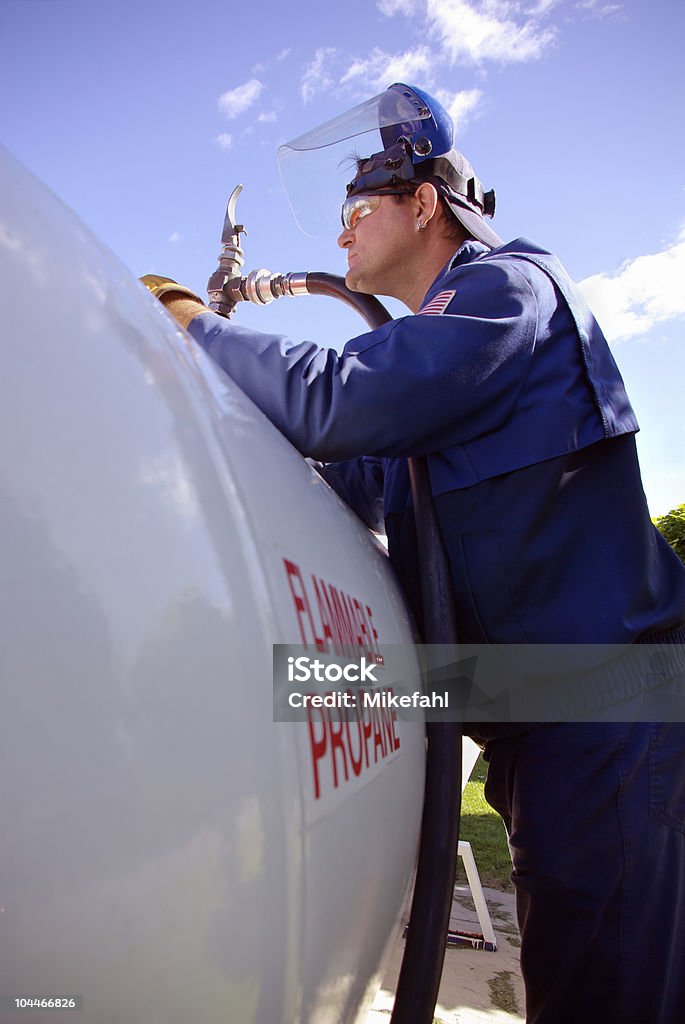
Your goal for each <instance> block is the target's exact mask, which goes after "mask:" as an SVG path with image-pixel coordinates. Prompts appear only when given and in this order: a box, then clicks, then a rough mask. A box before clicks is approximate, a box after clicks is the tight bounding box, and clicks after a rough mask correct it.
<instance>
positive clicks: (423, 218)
mask: <svg viewBox="0 0 685 1024" xmlns="http://www.w3.org/2000/svg"><path fill="white" fill-rule="evenodd" d="M414 198H415V199H416V201H417V203H418V215H417V220H418V221H419V222H420V223H422V224H424V225H426V224H428V221H429V220H431V218H432V217H434V216H435V211H436V210H437V208H438V202H439V197H438V190H437V189H436V187H435V185H431V183H430V182H429V181H424V182H422V183H421V184H420V185H419V187H418V188H417V190H416V192H415V194H414Z"/></svg>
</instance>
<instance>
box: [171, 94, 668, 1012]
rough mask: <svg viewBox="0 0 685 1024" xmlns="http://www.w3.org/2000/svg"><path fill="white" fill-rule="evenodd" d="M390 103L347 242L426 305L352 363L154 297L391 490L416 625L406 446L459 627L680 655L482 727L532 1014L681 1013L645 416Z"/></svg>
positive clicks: (319, 454) (312, 441)
mask: <svg viewBox="0 0 685 1024" xmlns="http://www.w3.org/2000/svg"><path fill="white" fill-rule="evenodd" d="M369 102H370V103H371V104H372V107H371V109H373V111H374V113H375V115H376V116H377V123H378V126H379V129H380V136H381V146H380V149H379V150H378V152H374V153H371V154H370V155H369V156H368V157H367V158H366V159H362V160H360V161H358V166H357V172H356V175H355V177H354V180H353V181H352V182H351V183H350V185H349V186H348V195H347V198H346V200H345V203H344V205H343V231H342V233H341V235H340V237H339V239H338V244H339V245H340V246H341V247H342V248H343V249H345V250H346V252H347V262H348V271H347V277H346V281H347V284H348V286H349V287H350V288H352V289H355V290H357V291H361V292H368V293H374V294H384V295H391V296H394V297H396V298H398V299H401V300H402V301H403V302H404V303H405V304H406V305H407V307H408V308H409V310H410V311H411V314H412V315H409V316H406V317H402V318H400V319H397V320H394V321H392V322H391V323H389V324H387V325H385V326H384V327H382V328H380V329H378V330H375V331H372V332H370V333H367V334H364V335H362V336H361V337H359V338H356V339H353V340H352V341H350V342H349V343H348V344H347V345H346V346H345V349H344V350H343V352H342V354H340V355H338V354H336V353H335V352H334V351H333V350H331V349H326V348H320V347H319V346H317V345H314V344H309V343H303V344H299V345H293V344H291V343H289V342H288V341H287V340H285V339H283V338H279V337H273V336H268V335H263V334H260V333H258V332H256V331H252V330H248V329H245V328H242V327H240V326H238V325H234V324H232V323H227V322H226V321H225V320H223V319H221V318H220V317H218V316H216V315H214V314H212V313H210V312H208V311H207V310H206V309H205V307H204V306H203V305H202V304H201V303H200V302H199V300H197V299H195V298H193V297H191V296H190V295H188V294H187V293H184V291H183V290H182V289H180V290H179V289H178V287H177V286H174V285H173V284H168V285H166V286H163V287H162V288H161V289H157V291H158V294H160V297H161V299H162V301H163V302H164V303H165V305H166V306H167V308H168V309H169V310H170V312H171V313H172V314H173V315H174V316H175V317H176V318H177V320H178V321H179V323H181V325H182V326H184V327H187V328H188V330H189V331H190V333H191V334H192V335H193V337H194V338H195V339H196V341H197V342H198V343H199V344H200V345H202V347H203V348H205V349H206V350H207V352H209V354H210V355H211V356H213V357H214V358H215V359H216V360H217V362H218V363H219V364H220V365H221V366H222V367H223V368H224V369H225V370H226V371H227V372H228V373H229V374H230V375H231V377H233V379H234V380H235V381H236V382H237V383H238V384H239V385H240V386H241V387H242V388H243V389H244V390H245V391H246V392H247V394H248V395H249V396H250V397H251V398H252V399H253V400H254V401H255V402H256V404H257V405H259V406H260V408H261V409H262V410H263V411H264V412H265V413H266V415H267V416H269V417H270V418H271V420H272V421H273V422H274V423H275V424H276V425H277V426H278V427H279V428H280V429H281V430H282V431H283V433H284V434H285V435H286V437H288V438H289V439H290V440H291V441H292V443H293V444H294V445H295V446H296V447H298V448H299V450H300V451H301V452H302V453H303V454H304V455H307V456H312V457H314V458H317V459H319V460H321V461H322V462H324V463H326V464H327V465H326V468H325V474H326V476H327V477H328V479H329V480H330V481H331V482H332V483H333V485H334V486H336V488H337V489H338V490H339V491H340V493H342V494H343V495H344V496H345V497H346V498H347V500H348V501H349V502H350V504H351V505H352V506H353V507H354V508H355V509H356V510H357V511H358V513H359V514H360V515H361V516H362V517H363V518H365V519H366V521H367V522H369V523H370V524H373V521H374V517H375V509H376V508H377V503H378V498H379V495H380V494H382V499H383V513H384V520H385V528H386V532H387V535H388V542H389V551H390V556H391V558H392V560H393V563H394V565H395V567H396V569H397V572H398V574H399V576H400V579H401V580H402V582H403V584H404V587H405V589H406V591H407V594H408V596H409V599H410V601H411V603H412V606H413V608H414V611H415V614H416V615H417V618H418V619H419V621H420V619H421V597H420V588H419V586H418V565H417V562H418V558H417V550H416V542H415V538H414V522H413V509H412V502H411V496H410V489H409V482H408V475H407V468H406V458H407V457H409V456H416V455H425V456H426V457H427V461H428V467H429V472H430V480H431V488H432V491H433V496H434V499H435V506H436V511H437V516H438V521H439V525H440V530H441V533H442V538H443V541H444V544H445V547H446V551H447V555H448V559H449V564H450V570H451V575H452V580H453V583H454V589H455V591H456V600H457V610H458V616H459V632H460V638H461V639H463V640H466V641H469V642H474V643H488V644H496V643H502V644H504V643H506V644H517V645H538V644H539V645H543V644H545V645H548V644H574V645H580V644H617V645H618V644H622V645H630V646H629V647H628V650H629V652H630V651H634V650H637V646H633V645H639V644H642V643H645V642H652V643H657V642H658V643H659V644H660V645H663V647H664V648H665V649H666V650H667V651H671V652H673V653H672V654H670V655H668V656H667V657H666V661H665V666H666V667H665V669H664V671H663V672H662V674H661V676H662V678H661V680H660V682H661V685H660V687H659V689H658V691H657V692H654V691H653V687H654V685H655V683H654V679H653V678H651V677H648V676H647V674H646V673H644V672H640V671H636V670H635V668H634V664H633V662H632V661H631V660H630V659H629V658H628V659H625V660H624V661H621V662H619V663H618V672H614V673H613V675H611V676H610V675H608V674H607V675H606V677H603V676H602V675H601V673H600V674H599V675H595V676H593V677H592V679H591V684H592V696H593V701H594V702H592V701H589V699H588V693H587V692H586V691H585V690H583V688H582V686H581V687H580V689H579V690H578V692H577V693H574V701H575V707H574V712H575V713H574V716H573V717H576V718H581V719H582V718H586V719H587V721H586V722H583V723H582V724H579V723H567V724H563V723H561V724H553V723H552V722H548V723H547V724H537V725H531V724H526V723H520V722H515V723H509V724H508V725H507V724H505V725H502V726H490V727H489V728H488V729H485V728H483V729H481V730H480V732H479V733H478V738H479V739H480V740H481V741H483V742H485V743H486V757H487V758H488V759H489V772H488V784H487V795H488V799H489V800H490V802H491V803H492V804H493V805H494V806H495V807H496V808H497V809H498V810H499V811H500V813H501V814H502V816H503V818H504V820H505V822H506V824H507V829H508V832H509V836H510V845H511V850H512V857H513V862H514V872H513V876H512V877H513V881H514V884H515V886H516V892H517V907H518V913H519V923H520V926H521V935H522V947H521V963H522V971H523V975H524V980H525V984H526V998H527V1019H528V1021H529V1022H531V1024H563V1022H566V1021H569V1022H570V1021H573V1022H574V1024H575V1022H577V1021H580V1020H582V1021H587V1022H594V1021H597V1022H600V1021H601V1022H602V1024H610V1022H616V1024H618V1022H620V1024H646V1022H650V1024H675V1022H676V1021H680V1020H685V914H683V913H682V912H681V908H680V904H681V902H682V895H681V894H682V893H683V892H685V725H683V724H682V715H681V714H680V712H679V710H678V708H679V707H680V705H679V703H678V701H679V691H678V676H679V675H680V676H681V678H680V682H681V683H682V681H683V677H682V671H683V667H684V665H685V663H684V662H683V660H682V652H683V647H682V646H681V645H682V644H683V642H685V569H684V568H683V566H682V565H681V563H680V562H679V560H678V559H677V557H676V556H675V554H674V553H673V552H672V551H671V550H670V548H668V545H666V543H665V542H664V541H663V539H662V538H661V537H660V536H659V535H658V533H657V532H656V531H655V530H654V528H653V526H652V524H651V522H650V520H649V516H648V512H647V507H646V502H645V498H644V494H643V491H642V485H641V482H640V475H639V468H638V463H637V457H636V450H635V441H634V434H635V431H636V430H637V423H636V420H635V417H634V414H633V411H632V409H631V407H630V403H629V401H628V398H627V396H626V394H625V390H624V387H623V382H622V380H621V377H620V375H619V372H618V370H617V368H616V366H615V363H614V360H613V358H612V356H611V353H610V351H609V349H608V346H607V344H606V341H605V339H604V337H603V335H602V333H601V331H600V329H599V327H598V325H597V323H596V321H595V320H594V318H593V317H592V315H591V313H590V312H589V310H588V309H587V307H586V306H585V304H584V303H583V301H582V299H581V297H580V295H579V294H578V292H577V290H576V289H575V288H574V286H573V284H572V283H571V281H570V280H569V278H568V276H567V275H566V273H565V271H564V270H563V268H562V266H561V264H560V263H559V262H558V260H557V259H556V258H555V257H554V256H552V255H551V254H550V253H548V252H546V251H545V250H544V249H541V248H540V247H539V246H537V245H535V244H534V243H531V242H530V241H527V240H525V239H517V240H515V241H513V242H510V243H508V244H506V245H505V244H503V243H502V240H501V239H500V238H499V237H498V236H497V235H496V234H495V232H494V231H493V230H492V229H491V228H490V226H489V225H488V223H487V222H486V220H485V219H484V216H485V215H490V216H491V215H492V214H493V213H494V194H493V193H486V192H485V191H484V190H483V187H482V185H481V184H480V182H479V181H478V179H477V178H476V177H475V175H474V173H473V170H472V168H471V166H470V165H469V164H468V162H467V161H466V160H465V159H464V158H463V157H462V156H461V155H460V154H458V153H456V152H455V151H454V150H453V149H452V148H451V147H452V126H451V122H450V120H449V117H448V115H447V114H446V112H445V111H444V110H443V109H442V108H441V107H440V105H439V104H438V103H437V102H436V101H435V100H433V99H432V98H431V97H430V96H428V95H427V94H426V93H424V92H422V91H421V90H418V89H414V88H410V87H408V86H405V85H401V84H398V85H394V86H391V87H390V89H388V90H386V92H385V93H383V94H381V96H380V97H377V98H376V100H375V101H369ZM373 103H375V104H376V106H375V107H373ZM363 107H364V113H365V116H367V115H368V113H369V109H370V108H369V104H366V105H363ZM360 109H361V108H360ZM348 122H349V118H348ZM348 122H346V123H348ZM324 128H326V129H327V130H328V134H329V136H330V126H324ZM639 664H642V662H639ZM598 694H599V698H598V696H597V695H598ZM597 699H598V700H599V704H598V703H597ZM628 701H631V702H632V703H631V705H630V706H631V707H636V708H637V709H638V714H637V716H636V717H645V715H646V714H648V713H649V712H650V711H655V713H656V714H657V716H658V717H659V718H662V717H663V718H667V719H669V720H670V723H667V724H664V725H661V726H656V725H649V724H647V722H644V721H642V722H640V721H637V722H630V721H612V720H611V719H612V713H611V710H609V711H607V709H610V708H611V705H612V704H615V703H616V702H623V703H624V704H625V703H626V702H628ZM597 711H599V712H600V714H599V715H597ZM593 714H594V717H599V718H600V719H608V720H607V721H601V720H600V721H593V720H592V719H593ZM616 717H621V715H617V716H616ZM622 717H624V718H625V717H626V716H625V714H624V715H623V716H622Z"/></svg>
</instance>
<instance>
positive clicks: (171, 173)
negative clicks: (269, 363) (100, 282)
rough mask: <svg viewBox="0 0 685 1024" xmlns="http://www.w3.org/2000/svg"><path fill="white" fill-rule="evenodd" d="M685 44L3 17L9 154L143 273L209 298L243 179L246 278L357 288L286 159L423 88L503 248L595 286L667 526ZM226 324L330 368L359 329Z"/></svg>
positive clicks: (53, 12) (599, 30)
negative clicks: (300, 200)
mask: <svg viewBox="0 0 685 1024" xmlns="http://www.w3.org/2000/svg"><path fill="white" fill-rule="evenodd" d="M683 38H685V5H684V4H683V3H682V0H651V2H647V0H480V2H476V0H440V2H438V0H377V2H375V3H374V2H373V0H348V2H346V3H345V4H332V3H325V2H322V0H318V2H312V0H304V2H302V0H300V2H298V3H297V4H285V3H282V2H281V3H278V4H276V3H273V2H269V0H266V2H262V3H260V4H251V5H243V6H242V7H241V5H238V4H229V3H218V2H215V0H196V2H194V3H190V2H189V3H182V2H178V0H165V2H161V0H159V2H157V0H154V2H150V0H147V2H146V0H138V2H133V0H118V2H117V3H111V4H106V3H102V2H96V0H90V2H86V0H0V137H1V138H2V141H3V142H4V143H5V145H6V146H7V147H8V148H9V149H10V150H11V151H12V152H13V153H14V154H15V156H17V157H18V158H19V159H20V160H22V161H23V162H24V163H25V164H26V165H27V166H28V167H29V168H30V169H31V170H32V171H34V173H36V174H37V175H38V176H39V177H40V178H41V179H43V181H45V182H46V183H47V184H48V185H49V186H50V187H51V188H52V189H53V190H54V191H55V192H56V193H57V194H58V195H59V196H60V197H61V198H62V199H64V200H65V201H66V202H67V203H68V204H69V205H70V206H71V207H72V208H73V209H74V210H75V211H76V212H77V213H78V214H79V215H80V217H81V218H82V219H83V220H84V221H85V222H86V223H87V224H88V225H89V227H90V228H91V229H92V230H93V231H94V232H95V233H96V234H97V235H98V236H99V237H100V238H101V239H102V240H103V241H105V242H106V243H107V244H108V245H109V247H110V248H111V249H112V250H113V251H114V252H115V253H116V254H117V255H118V256H119V258H120V259H121V260H122V261H123V262H124V263H126V264H127V266H129V267H130V268H131V270H132V271H133V272H134V273H135V274H136V275H140V274H143V273H147V272H156V273H161V274H166V275H168V276H170V277H174V278H176V279H177V280H180V281H182V282H184V283H185V284H188V285H189V286H191V287H193V288H195V289H196V290H198V291H199V292H200V293H201V294H204V288H205V285H206V281H207V278H208V276H209V274H210V273H211V271H212V270H213V269H214V267H215V265H216V259H217V256H218V248H219V236H220V232H221V226H222V222H223V213H224V209H225V204H226V199H227V197H228V193H229V192H230V191H231V189H232V188H233V186H234V185H235V184H237V183H238V182H242V183H243V184H244V186H245V190H244V192H243V194H242V196H241V198H240V201H239V206H238V214H239V219H240V220H241V221H243V222H244V223H245V224H246V226H247V229H248V232H249V235H248V238H247V239H246V240H245V243H244V245H245V251H246V264H245V269H246V270H248V269H254V268H256V267H267V268H268V269H270V270H274V271H275V270H278V271H288V270H296V271H302V270H328V271H330V272H333V273H344V270H345V261H344V256H343V254H342V252H341V251H340V250H339V249H337V247H336V245H335V238H334V237H331V238H330V239H311V238H308V237H307V236H305V235H304V234H302V233H301V232H300V231H299V229H298V228H297V226H296V224H295V221H294V219H293V217H292V214H291V212H290V209H289V206H288V203H287V200H286V198H285V195H284V192H283V189H282V186H281V183H280V178H279V173H278V167H277V163H276V150H277V147H278V145H279V144H281V143H282V142H285V141H287V140H289V139H291V138H293V137H294V136H296V135H299V134H301V133H302V132H304V131H306V130H308V129H309V128H312V127H314V126H316V125H317V124H319V123H321V122H322V121H324V120H326V119H327V118H329V117H332V116H333V115H335V114H338V113H340V112H342V111H344V110H346V109H347V108H348V107H350V106H352V105H353V104H356V103H358V102H360V101H362V100H363V99H366V98H367V97H369V96H372V95H374V94H375V93H378V92H380V91H381V90H382V89H383V88H385V87H386V86H387V85H389V84H390V83H391V82H393V81H405V82H409V83H412V84H416V85H419V86H422V87H423V88H425V89H428V90H429V91H430V92H432V93H434V94H436V95H438V96H439V97H440V99H441V100H442V102H443V103H444V104H445V105H446V106H447V107H448V108H449V109H450V110H451V111H452V112H453V115H454V118H455V122H456V125H457V147H458V148H460V149H462V150H463V151H464V152H465V153H466V155H467V156H468V157H469V159H470V160H471V162H472V163H473V164H474V166H475V167H476V170H477V172H478V174H479V176H480V177H481V179H482V180H483V182H484V184H485V185H486V187H490V186H494V187H495V189H496V191H497V214H496V217H495V221H494V226H495V228H496V229H497V231H498V232H499V234H500V235H502V236H503V237H504V238H506V239H509V238H514V237H516V236H518V235H526V236H528V237H530V238H533V239H535V240H536V241H537V242H539V243H541V244H543V245H545V246H547V247H548V248H550V249H552V250H554V251H555V252H556V253H557V255H559V256H560V258H561V259H562V261H563V262H564V263H565V264H566V266H567V267H568V269H569V271H570V272H571V274H572V276H573V277H574V278H575V279H576V280H577V281H579V282H581V283H582V286H583V288H584V290H585V292H586V294H587V296H588V298H589V299H590V301H591V304H592V305H593V308H594V309H595V312H596V313H597V315H598V318H599V320H600V322H601V323H602V325H603V327H604V329H605V332H606V333H607V335H608V337H609V339H610V342H611V345H612V348H613V350H614V353H615V356H616V358H617V361H618V363H619V365H620V367H621V370H622V372H623V375H624V377H625V380H626V383H627V385H628V389H629V392H630V394H631V398H632V400H633V404H634V405H635V407H636V410H637V413H638V417H639V419H640V422H641V426H642V432H641V434H640V435H639V445H640V455H641V461H642V466H643V476H644V481H645V489H646V492H647V496H648V499H649V503H650V508H651V510H652V513H653V514H661V513H663V512H665V511H667V510H668V509H670V508H672V507H673V506H675V505H677V504H681V503H682V502H685V458H684V457H683V452H684V451H685V422H684V417H683V416H682V414H681V406H682V405H683V399H682V394H683V390H684V389H683V381H684V380H685V343H684V341H683V334H684V333H685V284H684V282H685V160H684V159H683V158H684V155H685V153H684V150H685V131H684V130H683V120H684V118H683V110H682V105H683V96H684V95H685V91H684V89H683V85H684V74H683V64H684V62H685V58H684V55H683V44H682V40H683ZM392 308H393V310H394V311H395V312H397V313H399V312H400V311H401V307H399V305H397V306H393V307H392ZM236 316H237V317H238V318H239V319H240V320H241V321H242V322H244V323H248V324H251V325H252V326H255V327H262V328H263V329H264V330H269V331H282V332H283V333H286V334H290V335H291V336H293V337H295V338H305V337H306V338H313V339H314V340H316V341H319V342H320V343H322V344H331V345H335V346H336V347H340V346H341V345H342V344H343V343H344V341H345V340H346V339H347V338H349V337H352V336H354V335H356V334H359V333H361V331H362V330H363V324H362V322H361V321H360V320H359V319H358V318H357V317H356V315H355V314H354V313H353V312H351V311H349V310H347V309H346V308H345V307H343V306H342V305H341V304H340V303H336V302H333V301H332V300H327V299H318V298H317V299H308V298H305V299H297V300H294V299H282V300H280V301H279V302H276V303H274V304H272V305H271V306H270V307H268V308H266V309H257V308H253V307H248V306H247V305H246V304H245V305H243V306H241V307H240V308H239V310H238V311H237V314H236Z"/></svg>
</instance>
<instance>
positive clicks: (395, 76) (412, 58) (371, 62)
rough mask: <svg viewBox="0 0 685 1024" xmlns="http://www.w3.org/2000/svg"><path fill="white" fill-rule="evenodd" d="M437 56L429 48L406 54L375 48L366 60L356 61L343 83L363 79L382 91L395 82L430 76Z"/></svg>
mask: <svg viewBox="0 0 685 1024" xmlns="http://www.w3.org/2000/svg"><path fill="white" fill-rule="evenodd" d="M434 65H435V56H434V54H432V53H431V51H430V49H429V48H428V47H427V46H419V47H417V48H416V49H414V50H406V51H405V52H404V53H385V51H384V50H381V49H379V48H378V47H375V49H374V50H372V52H371V54H370V55H369V56H368V57H366V58H365V59H364V60H355V61H353V62H352V64H351V65H350V67H349V68H348V70H347V71H346V72H345V74H344V75H343V76H342V78H341V81H342V82H349V81H351V80H352V79H354V78H360V77H363V78H364V80H365V81H366V82H368V83H370V85H371V86H372V87H373V88H377V89H381V88H383V86H387V85H390V84H392V83H393V82H407V81H408V82H411V81H413V80H414V78H416V77H417V76H418V77H421V76H423V75H426V74H430V73H431V71H432V69H433V67H434Z"/></svg>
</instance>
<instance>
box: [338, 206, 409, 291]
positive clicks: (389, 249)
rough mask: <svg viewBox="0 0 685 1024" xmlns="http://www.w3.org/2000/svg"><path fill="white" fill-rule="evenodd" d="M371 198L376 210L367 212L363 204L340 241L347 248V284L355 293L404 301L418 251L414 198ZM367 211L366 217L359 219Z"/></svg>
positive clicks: (340, 237) (340, 244)
mask: <svg viewBox="0 0 685 1024" xmlns="http://www.w3.org/2000/svg"><path fill="white" fill-rule="evenodd" d="M359 198H360V199H361V198H363V197H359ZM370 198H371V199H372V204H370V205H373V206H375V208H374V209H369V210H368V211H364V207H363V205H362V207H361V209H360V210H357V211H355V212H356V214H357V216H356V217H355V213H353V215H352V217H351V219H350V221H349V223H350V227H345V228H344V229H343V231H342V234H341V235H340V236H339V238H338V245H339V246H340V247H341V248H342V249H347V265H348V270H347V274H346V276H345V283H346V284H347V287H348V288H351V289H352V291H357V292H365V293H366V294H368V295H391V296H394V297H395V298H402V297H403V294H404V292H405V289H406V278H407V275H408V274H409V273H410V272H411V271H410V266H411V259H410V257H411V256H412V255H413V252H414V248H415V235H416V215H415V211H414V202H413V197H412V196H407V197H406V198H403V199H402V200H401V201H399V200H398V199H397V197H396V196H391V195H381V196H378V195H376V196H372V197H370ZM364 212H366V215H362V216H359V213H364Z"/></svg>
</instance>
